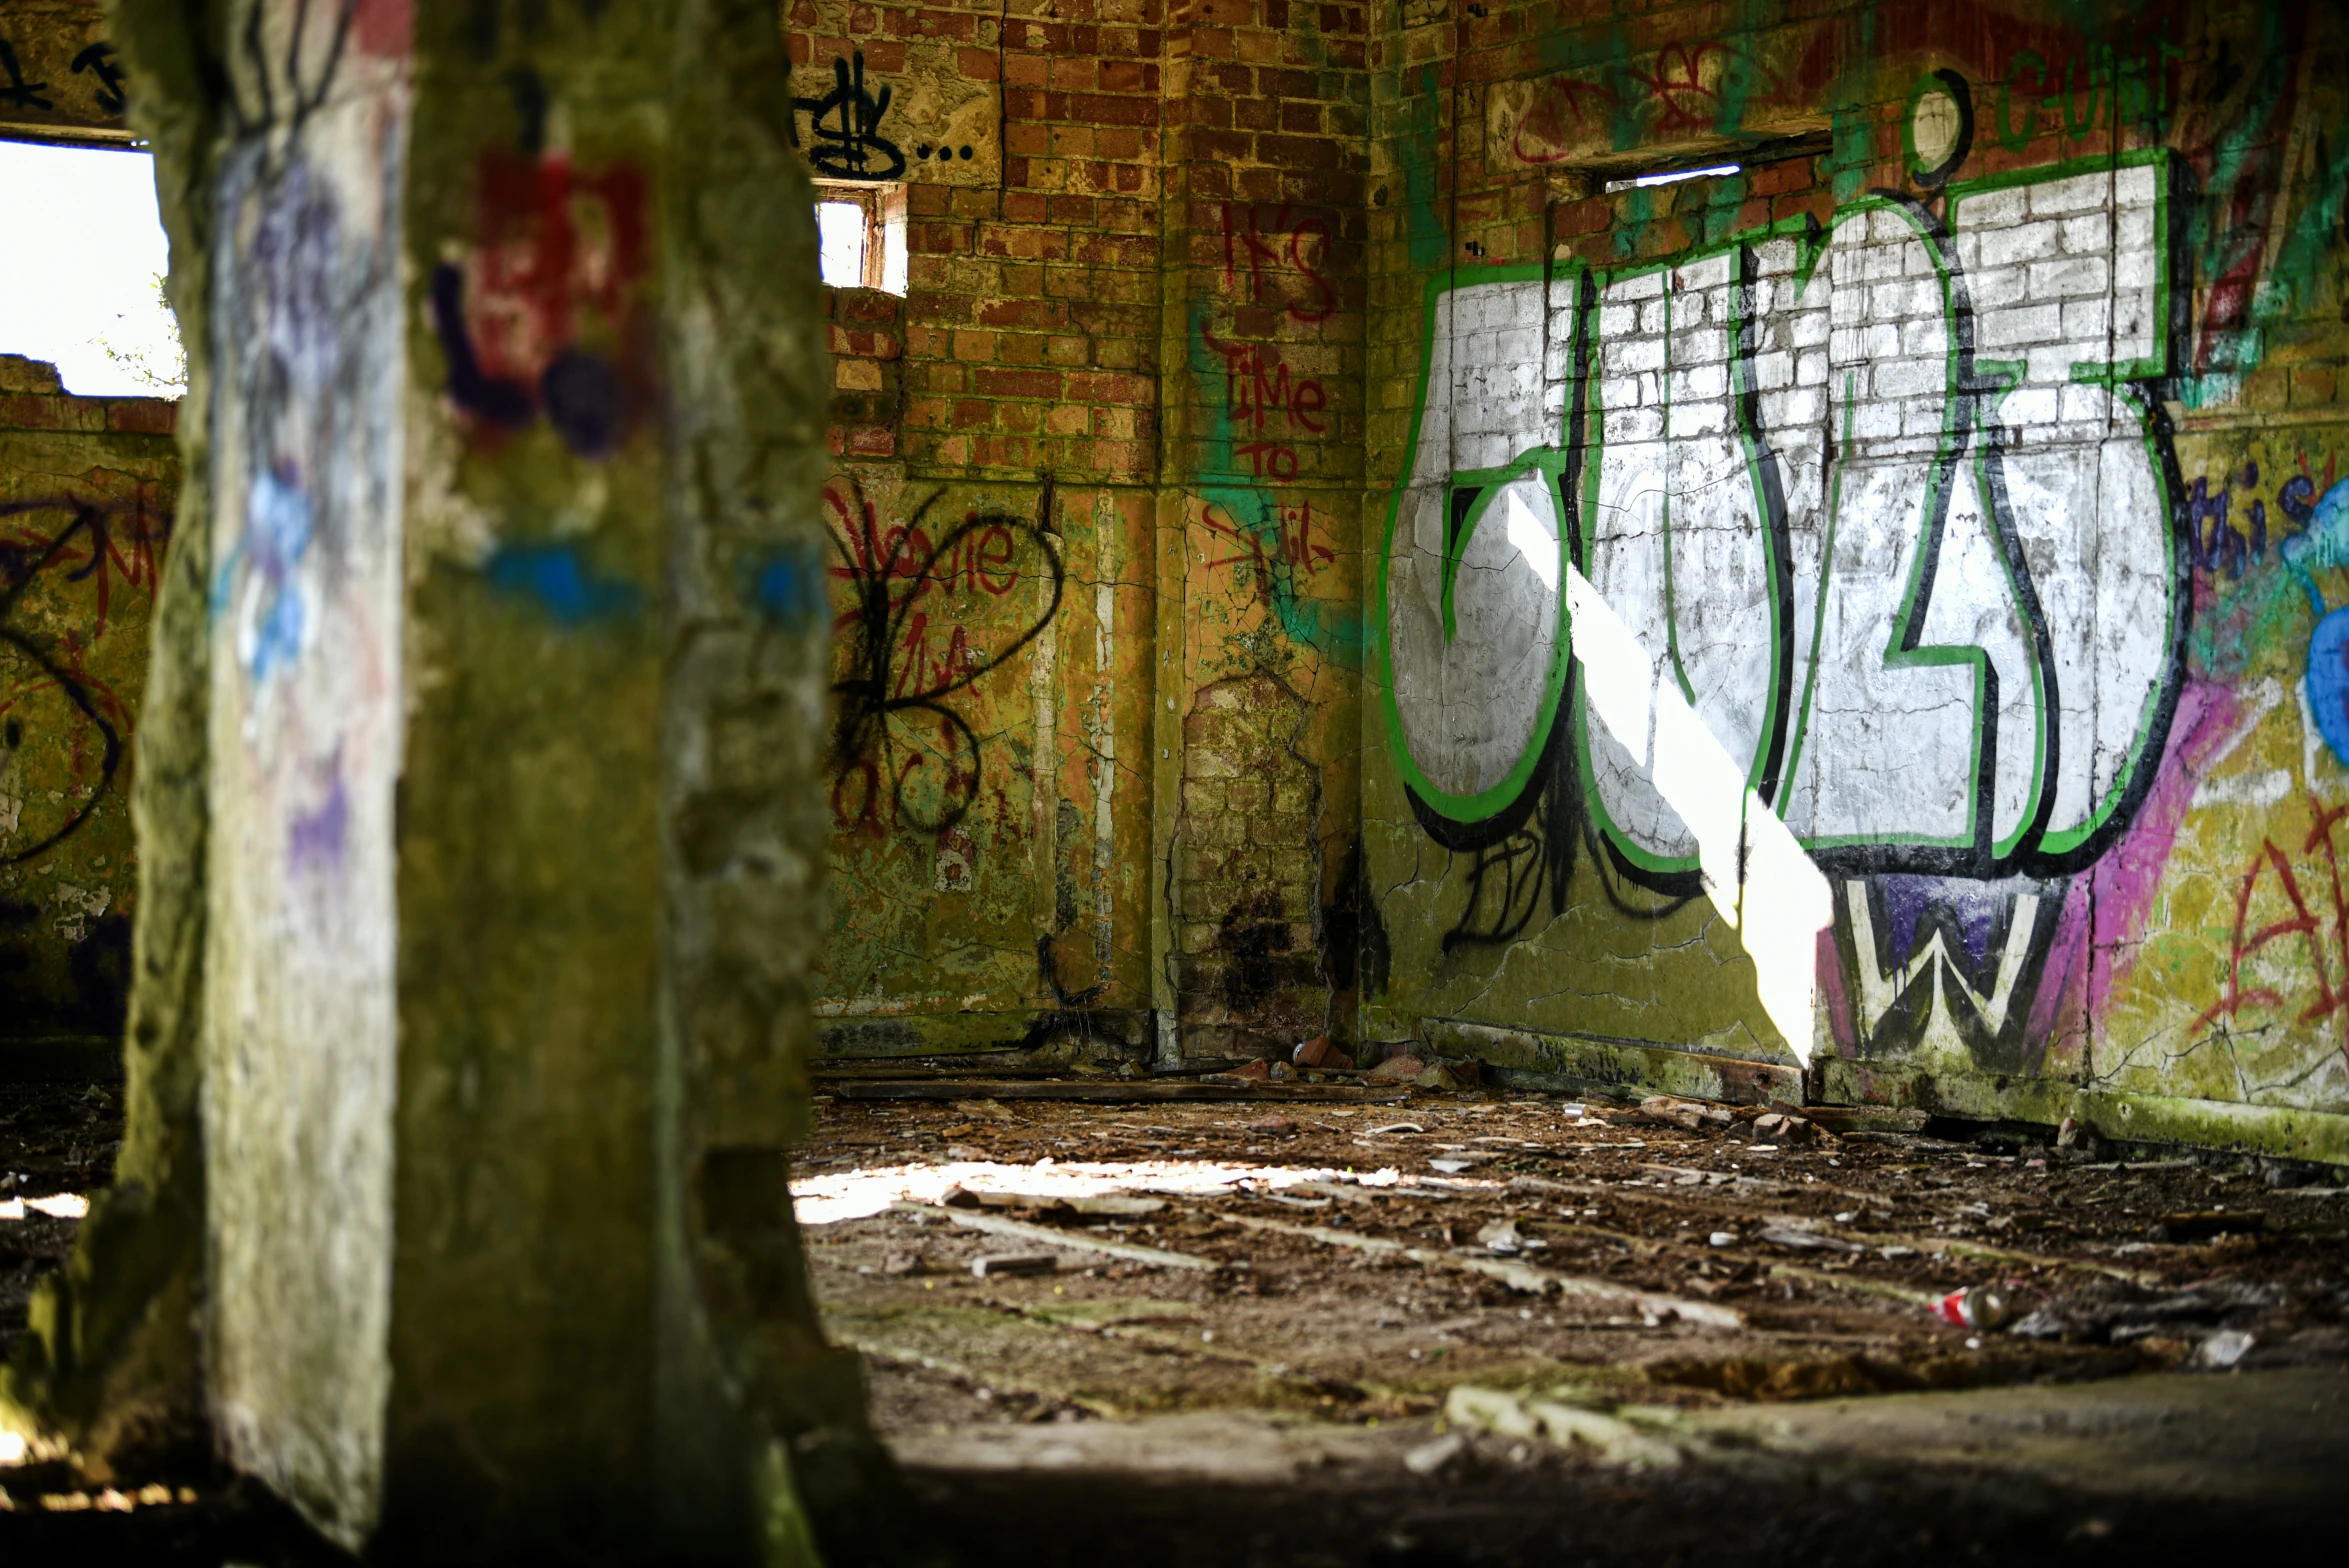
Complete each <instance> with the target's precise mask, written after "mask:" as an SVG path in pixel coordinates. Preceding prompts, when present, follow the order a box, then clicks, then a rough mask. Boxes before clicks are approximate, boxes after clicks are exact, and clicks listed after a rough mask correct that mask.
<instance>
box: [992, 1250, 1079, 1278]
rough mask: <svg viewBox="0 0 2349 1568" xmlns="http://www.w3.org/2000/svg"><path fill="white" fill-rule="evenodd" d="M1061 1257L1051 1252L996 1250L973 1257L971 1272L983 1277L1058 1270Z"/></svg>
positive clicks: (1048, 1272)
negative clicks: (982, 1255)
mask: <svg viewBox="0 0 2349 1568" xmlns="http://www.w3.org/2000/svg"><path fill="white" fill-rule="evenodd" d="M1059 1268H1060V1259H1058V1258H1056V1257H1054V1256H1053V1255H1052V1254H1051V1253H1049V1252H995V1253H989V1254H987V1255H986V1256H984V1257H977V1258H973V1259H971V1272H972V1273H973V1274H976V1275H977V1276H978V1277H979V1278H981V1279H999V1278H1006V1277H1010V1276H1016V1275H1022V1274H1051V1273H1056V1272H1058V1270H1059Z"/></svg>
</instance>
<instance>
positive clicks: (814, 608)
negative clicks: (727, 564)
mask: <svg viewBox="0 0 2349 1568" xmlns="http://www.w3.org/2000/svg"><path fill="white" fill-rule="evenodd" d="M750 600H751V603H753V604H755V605H757V606H758V608H759V611H760V613H761V614H763V615H765V616H766V618H767V619H768V620H770V621H773V622H774V623H775V624H776V625H778V626H781V627H783V628H784V629H785V630H786V631H799V630H801V629H802V628H804V627H806V626H807V625H808V624H809V623H810V622H812V621H815V620H818V619H820V618H821V617H822V616H823V614H824V611H825V609H826V608H827V605H826V603H825V597H824V572H823V567H822V565H821V564H820V563H819V562H818V561H817V559H816V557H815V555H814V554H813V553H812V552H810V551H804V550H789V551H783V552H779V553H777V554H775V555H771V556H768V557H767V558H766V559H764V560H762V561H760V562H759V563H758V564H757V565H756V566H754V567H753V568H752V570H751V580H750Z"/></svg>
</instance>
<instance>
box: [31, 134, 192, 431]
mask: <svg viewBox="0 0 2349 1568" xmlns="http://www.w3.org/2000/svg"><path fill="white" fill-rule="evenodd" d="M0 190H5V191H7V192H8V209H9V210H8V217H9V228H10V232H11V235H12V237H13V239H14V243H11V244H8V245H4V246H0V354H21V355H23V356H24V357H26V358H28V359H38V360H45V361H47V362H48V363H50V364H52V365H55V366H56V367H57V372H58V375H59V377H60V378H61V379H62V380H63V381H64V383H65V389H66V390H67V391H68V392H72V393H76V394H78V395H80V396H83V397H178V396H179V395H180V394H181V393H182V392H184V391H185V390H186V387H187V360H186V357H185V356H184V355H183V354H182V352H181V349H180V339H179V323H178V322H177V321H175V320H174V319H173V318H172V314H171V307H170V306H169V305H167V304H166V303H164V298H163V274H164V270H165V269H166V268H167V267H168V266H169V265H170V263H171V247H170V242H169V241H168V240H166V239H165V238H164V234H163V219H162V215H161V213H160V212H159V211H158V210H157V207H156V203H155V159H154V155H153V154H151V153H147V152H141V151H136V150H131V149H122V150H117V149H114V148H96V147H64V146H57V145H54V144H49V143H41V142H14V141H0Z"/></svg>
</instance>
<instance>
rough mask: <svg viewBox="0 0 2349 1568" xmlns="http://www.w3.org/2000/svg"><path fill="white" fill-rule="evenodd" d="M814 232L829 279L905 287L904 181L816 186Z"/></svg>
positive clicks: (855, 285)
mask: <svg viewBox="0 0 2349 1568" xmlns="http://www.w3.org/2000/svg"><path fill="white" fill-rule="evenodd" d="M816 237H817V247H818V253H819V255H820V257H821V260H822V270H823V277H824V281H825V282H826V283H829V284H830V285H832V286H833V287H834V288H840V289H886V290H887V291H888V292H890V293H892V294H903V293H904V292H905V270H906V269H905V187H904V186H903V185H833V184H824V183H821V182H819V183H818V184H817V186H816Z"/></svg>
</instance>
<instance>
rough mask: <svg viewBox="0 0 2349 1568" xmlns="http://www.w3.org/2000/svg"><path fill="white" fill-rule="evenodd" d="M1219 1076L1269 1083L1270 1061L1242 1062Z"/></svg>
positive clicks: (1270, 1079) (1270, 1073) (1270, 1075)
mask: <svg viewBox="0 0 2349 1568" xmlns="http://www.w3.org/2000/svg"><path fill="white" fill-rule="evenodd" d="M1221 1076H1223V1077H1226V1078H1237V1079H1239V1080H1241V1081H1242V1082H1243V1083H1269V1082H1271V1081H1272V1064H1271V1063H1270V1062H1242V1063H1241V1064H1240V1065H1239V1066H1237V1067H1235V1068H1233V1069H1232V1070H1231V1071H1230V1072H1228V1073H1225V1074H1222V1075H1221Z"/></svg>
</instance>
